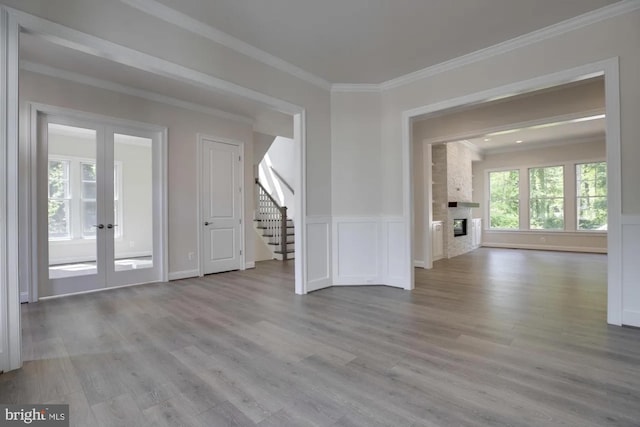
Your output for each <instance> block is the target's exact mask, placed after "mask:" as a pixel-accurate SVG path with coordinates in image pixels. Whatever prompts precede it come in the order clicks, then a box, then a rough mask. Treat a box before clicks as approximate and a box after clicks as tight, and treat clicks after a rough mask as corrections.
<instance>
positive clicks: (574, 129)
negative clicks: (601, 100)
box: [466, 115, 606, 152]
mask: <svg viewBox="0 0 640 427" xmlns="http://www.w3.org/2000/svg"><path fill="white" fill-rule="evenodd" d="M605 126H606V120H605V118H604V117H603V115H597V116H585V117H581V118H577V119H572V120H566V121H561V122H549V123H545V124H541V125H536V126H529V127H525V128H519V129H510V130H507V131H502V132H498V134H489V135H478V136H477V137H475V138H469V139H467V140H466V141H467V142H470V143H472V144H473V145H475V146H476V147H477V148H478V149H479V150H480V151H483V152H495V151H508V150H514V149H516V150H527V149H533V148H536V147H542V146H548V145H549V144H553V145H563V144H569V143H573V142H579V141H584V140H587V139H589V138H596V137H602V141H603V142H604V136H605Z"/></svg>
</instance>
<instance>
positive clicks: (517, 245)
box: [482, 243, 607, 254]
mask: <svg viewBox="0 0 640 427" xmlns="http://www.w3.org/2000/svg"><path fill="white" fill-rule="evenodd" d="M482 247H485V248H504V249H531V250H538V251H558V252H587V253H597V254H606V253H607V249H606V248H590V247H584V246H550V245H532V244H522V243H483V244H482Z"/></svg>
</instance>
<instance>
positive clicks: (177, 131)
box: [20, 72, 255, 291]
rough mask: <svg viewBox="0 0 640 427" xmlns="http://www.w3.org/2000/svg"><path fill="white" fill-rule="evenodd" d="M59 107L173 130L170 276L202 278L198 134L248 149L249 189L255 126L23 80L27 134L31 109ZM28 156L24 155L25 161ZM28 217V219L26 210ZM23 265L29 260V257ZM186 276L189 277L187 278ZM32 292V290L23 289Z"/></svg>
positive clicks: (248, 199)
mask: <svg viewBox="0 0 640 427" xmlns="http://www.w3.org/2000/svg"><path fill="white" fill-rule="evenodd" d="M29 102H38V103H42V104H49V105H57V106H60V107H64V108H69V109H74V110H80V111H86V112H90V113H95V114H101V115H105V116H109V117H116V118H121V119H128V120H135V121H139V122H145V123H150V124H155V125H160V126H166V127H168V129H169V136H168V153H169V154H168V174H169V176H168V185H169V189H168V190H169V191H168V192H169V212H168V216H169V236H168V241H169V242H168V243H169V272H170V274H173V275H176V274H183V273H184V274H187V273H190V274H197V269H198V264H197V259H198V257H197V256H195V257H194V258H193V259H191V260H190V259H189V258H188V254H189V252H194V253H195V254H197V253H198V247H197V233H198V232H199V231H200V228H199V224H197V221H196V216H197V208H196V200H197V193H196V185H197V180H198V177H197V173H196V162H197V158H196V153H197V151H196V147H197V136H196V135H197V134H198V133H203V134H206V135H211V136H219V137H221V138H226V139H233V140H238V141H243V142H244V143H245V187H246V188H247V189H251V188H253V186H254V184H253V167H252V165H253V131H252V129H251V126H250V125H247V124H243V123H238V122H234V121H229V120H225V119H220V118H217V117H213V116H210V115H206V114H201V113H197V112H193V111H188V110H183V109H180V108H177V107H173V106H168V105H164V104H159V103H155V102H150V101H147V100H144V99H140V98H136V97H131V96H126V95H122V94H119V93H114V92H110V91H106V90H102V89H96V88H93V87H88V86H83V85H79V84H74V83H71V82H68V81H64V80H59V79H55V78H51V77H45V76H41V75H38V74H33V73H30V72H22V73H21V75H20V104H21V129H23V130H26V129H27V128H26V125H27V121H28V117H29V111H28V103H29ZM26 135H27V134H26V132H22V134H21V137H20V138H21V145H22V147H26V145H27V140H26ZM24 154H25V153H24V152H23V155H24ZM253 206H254V197H253V192H252V191H245V216H246V218H247V219H251V218H253ZM21 208H22V214H21V216H22V217H26V212H25V207H24V206H21ZM252 227H253V224H251V221H246V224H245V236H246V239H247V240H246V242H245V248H246V261H247V262H248V263H249V262H253V260H254V249H255V247H254V237H253V233H254V231H253V229H252ZM22 259H24V260H28V259H29V257H28V256H27V255H25V256H24V257H23V258H22ZM185 272H186V273H185ZM23 291H26V289H23Z"/></svg>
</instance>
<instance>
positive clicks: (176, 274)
mask: <svg viewBox="0 0 640 427" xmlns="http://www.w3.org/2000/svg"><path fill="white" fill-rule="evenodd" d="M198 276H200V272H199V271H198V270H185V271H173V272H170V273H169V281H171V280H180V279H189V278H191V277H198Z"/></svg>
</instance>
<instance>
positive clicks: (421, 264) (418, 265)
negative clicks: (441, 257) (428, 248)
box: [413, 260, 424, 268]
mask: <svg viewBox="0 0 640 427" xmlns="http://www.w3.org/2000/svg"><path fill="white" fill-rule="evenodd" d="M413 266H414V267H416V268H424V261H418V260H415V261H413Z"/></svg>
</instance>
